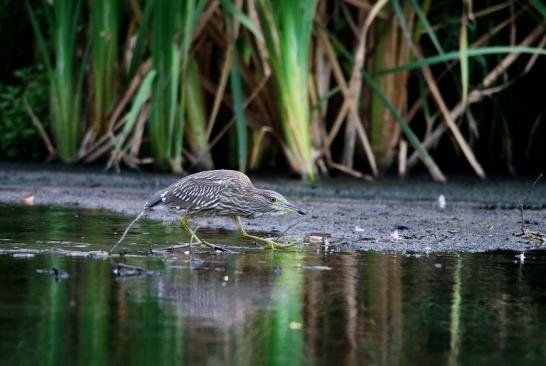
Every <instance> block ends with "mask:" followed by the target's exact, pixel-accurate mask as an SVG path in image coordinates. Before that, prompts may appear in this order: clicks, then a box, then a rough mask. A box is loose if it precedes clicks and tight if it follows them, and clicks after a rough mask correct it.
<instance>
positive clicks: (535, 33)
mask: <svg viewBox="0 0 546 366" xmlns="http://www.w3.org/2000/svg"><path fill="white" fill-rule="evenodd" d="M542 32H543V26H542V25H539V26H537V27H535V29H533V30H532V31H531V32H530V33H529V35H528V36H527V37H525V39H524V40H523V41H522V42H521V43H520V46H522V47H527V46H529V45H530V44H531V43H533V42H534V41H535V40H536V39H537V38H538V37H539V36H540V35H541V34H542ZM519 56H521V54H520V53H511V54H508V55H507V56H505V57H504V58H503V59H502V60H501V61H500V62H499V63H498V65H497V66H496V67H495V68H494V69H493V70H491V71H490V72H489V73H488V74H487V75H486V76H485V78H484V79H483V81H482V83H481V84H480V87H479V88H475V89H474V90H473V91H472V92H471V93H470V94H469V97H468V101H467V104H466V105H463V104H462V102H461V101H460V102H459V103H458V104H457V105H456V106H455V107H454V108H453V109H452V110H451V111H450V116H451V118H452V119H453V120H456V119H458V118H459V117H460V116H461V115H462V114H463V113H464V111H465V110H466V108H467V107H468V105H470V104H474V103H477V102H479V101H481V100H482V99H483V98H484V97H488V96H491V95H493V94H495V93H498V92H500V91H501V90H504V89H505V87H498V88H488V89H485V88H487V87H488V86H490V85H491V84H492V83H493V82H495V81H496V80H497V79H498V78H499V77H500V76H501V75H502V74H503V72H504V71H506V69H507V68H508V67H509V66H510V65H511V64H512V63H514V62H515V61H516V59H517V58H518V57H519ZM446 130H447V128H446V126H445V125H441V126H439V127H437V128H436V129H435V130H434V132H432V133H431V134H430V136H429V137H428V138H427V139H425V141H423V143H422V145H423V147H425V148H429V147H430V146H432V145H433V144H435V143H437V142H438V140H439V139H440V137H442V135H443V133H444V132H445V131H446ZM416 163H417V155H416V152H413V154H412V155H411V157H410V158H409V159H408V166H409V167H412V166H414V165H415V164H416Z"/></svg>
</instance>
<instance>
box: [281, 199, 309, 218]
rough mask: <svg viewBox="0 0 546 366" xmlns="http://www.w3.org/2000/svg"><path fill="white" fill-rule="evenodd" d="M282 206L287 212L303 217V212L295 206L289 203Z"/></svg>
mask: <svg viewBox="0 0 546 366" xmlns="http://www.w3.org/2000/svg"><path fill="white" fill-rule="evenodd" d="M283 206H284V207H285V208H287V209H288V210H289V211H294V212H297V213H299V214H300V215H305V212H303V210H302V209H301V208H299V207H298V206H296V205H293V204H291V203H290V202H286V203H284V204H283Z"/></svg>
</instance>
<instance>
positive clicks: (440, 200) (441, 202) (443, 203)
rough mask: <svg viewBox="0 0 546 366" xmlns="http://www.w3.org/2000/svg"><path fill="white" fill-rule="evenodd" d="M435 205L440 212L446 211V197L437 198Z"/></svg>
mask: <svg viewBox="0 0 546 366" xmlns="http://www.w3.org/2000/svg"><path fill="white" fill-rule="evenodd" d="M436 205H437V207H438V209H439V210H440V211H443V210H445V209H446V197H445V196H444V195H443V194H441V195H439V196H438V199H437V200H436Z"/></svg>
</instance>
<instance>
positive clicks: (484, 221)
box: [0, 163, 546, 252]
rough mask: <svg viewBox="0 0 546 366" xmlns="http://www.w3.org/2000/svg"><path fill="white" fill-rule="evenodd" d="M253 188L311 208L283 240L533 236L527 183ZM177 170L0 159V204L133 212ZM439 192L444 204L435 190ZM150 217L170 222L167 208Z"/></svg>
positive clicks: (353, 243) (217, 222)
mask: <svg viewBox="0 0 546 366" xmlns="http://www.w3.org/2000/svg"><path fill="white" fill-rule="evenodd" d="M251 178H252V179H253V181H254V182H255V184H256V185H257V186H259V187H263V188H270V189H275V190H278V191H279V192H281V193H282V194H284V195H285V196H287V197H288V198H289V199H290V200H293V201H294V202H295V203H296V204H298V205H300V206H302V207H303V208H304V209H305V211H307V212H308V213H309V214H308V215H307V216H305V217H304V220H303V221H301V222H299V223H298V224H297V225H295V226H294V227H292V228H291V229H290V230H289V232H288V234H287V237H286V238H285V239H286V240H288V239H295V240H298V241H299V242H300V243H309V242H312V243H318V244H319V245H323V246H324V245H326V246H329V247H331V248H334V250H376V251H397V252H412V251H416V252H437V251H444V252H445V251H468V252H482V251H488V250H495V249H512V250H520V251H521V250H529V249H533V248H537V247H541V246H542V243H541V242H540V240H535V239H533V238H525V237H521V236H515V235H513V234H514V233H517V232H519V231H521V220H520V212H519V209H518V201H520V200H522V199H523V198H524V197H526V191H527V190H528V188H529V186H530V182H531V181H532V179H531V180H518V181H509V180H502V181H494V180H492V181H486V182H480V181H477V180H473V179H465V180H453V181H452V182H451V183H449V184H447V185H440V184H435V183H433V182H430V181H429V180H422V181H421V180H409V181H397V180H386V181H379V182H372V183H370V182H363V181H356V180H348V179H333V180H332V179H330V180H328V179H325V180H322V181H321V182H319V183H314V184H308V183H304V182H300V181H297V180H288V179H281V178H276V177H269V178H263V177H252V176H251ZM176 179H178V177H176V176H173V175H154V174H144V173H133V172H130V173H123V174H121V175H117V174H114V173H104V172H102V171H101V170H98V169H96V170H94V169H92V168H77V169H68V168H61V167H56V166H53V167H51V166H49V167H48V168H47V169H44V166H43V165H40V166H29V165H24V166H17V165H15V164H5V163H4V164H1V165H0V202H5V203H14V204H18V203H19V202H20V201H21V200H22V199H23V198H25V197H28V196H32V197H34V203H35V204H37V205H56V206H72V207H83V208H94V209H103V210H107V211H111V212H118V213H123V214H127V215H128V216H127V218H126V220H127V221H126V222H127V223H129V222H130V221H131V219H132V217H131V216H132V215H136V214H138V213H139V212H140V210H141V208H142V206H143V204H144V202H145V201H146V200H147V199H148V197H149V196H150V195H151V194H152V193H153V192H155V191H156V190H158V189H161V188H163V187H166V186H168V185H169V184H171V183H172V182H174V181H175V180H176ZM440 195H443V196H444V197H445V209H443V210H440V209H439V208H438V197H439V196H440ZM525 202H526V205H525V211H524V213H525V217H524V222H525V229H526V230H529V231H532V232H536V233H545V232H546V181H545V180H542V181H541V182H539V183H538V184H537V185H536V186H535V187H534V188H533V190H532V191H531V192H530V193H529V194H528V195H527V198H526V201H525ZM149 218H150V219H152V220H158V221H161V222H169V221H170V222H174V221H176V220H178V216H177V215H174V214H172V213H169V212H166V211H156V212H153V213H152V214H151V215H149ZM299 220H300V217H298V216H291V215H284V216H277V217H273V218H267V217H265V218H260V219H255V220H246V221H245V222H244V225H245V227H247V228H248V230H249V231H259V232H267V233H269V234H271V235H272V236H274V235H276V234H277V235H278V234H280V233H282V232H284V231H285V230H286V229H287V228H288V227H290V226H291V225H292V224H294V223H296V222H298V221H299ZM194 223H195V224H196V225H198V226H199V227H201V228H213V229H225V230H233V224H232V223H231V222H230V221H229V220H227V219H198V220H196V221H195V222H194Z"/></svg>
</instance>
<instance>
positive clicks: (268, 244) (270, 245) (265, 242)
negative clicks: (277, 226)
mask: <svg viewBox="0 0 546 366" xmlns="http://www.w3.org/2000/svg"><path fill="white" fill-rule="evenodd" d="M242 237H243V238H247V239H252V240H254V241H255V242H257V243H258V244H260V245H261V246H262V247H264V249H287V248H291V247H293V246H295V245H296V243H294V242H291V243H279V242H277V241H274V240H272V239H266V238H260V237H259V236H254V235H250V234H244V235H242Z"/></svg>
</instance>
